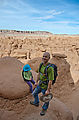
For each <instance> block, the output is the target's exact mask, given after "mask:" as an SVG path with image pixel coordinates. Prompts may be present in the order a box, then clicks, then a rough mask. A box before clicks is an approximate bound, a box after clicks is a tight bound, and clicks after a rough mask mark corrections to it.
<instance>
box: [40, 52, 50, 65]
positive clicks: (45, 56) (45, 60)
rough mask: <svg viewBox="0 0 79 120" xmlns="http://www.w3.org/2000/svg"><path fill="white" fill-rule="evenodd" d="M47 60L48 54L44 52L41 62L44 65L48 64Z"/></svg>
mask: <svg viewBox="0 0 79 120" xmlns="http://www.w3.org/2000/svg"><path fill="white" fill-rule="evenodd" d="M49 59H50V54H49V53H48V52H45V53H44V54H43V57H42V60H43V62H44V63H45V64H46V63H48V61H49Z"/></svg>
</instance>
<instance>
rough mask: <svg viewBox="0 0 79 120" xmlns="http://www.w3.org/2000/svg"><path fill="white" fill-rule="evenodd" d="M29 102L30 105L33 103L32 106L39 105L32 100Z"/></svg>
mask: <svg viewBox="0 0 79 120" xmlns="http://www.w3.org/2000/svg"><path fill="white" fill-rule="evenodd" d="M30 104H31V105H34V106H36V107H38V106H39V103H34V101H30Z"/></svg>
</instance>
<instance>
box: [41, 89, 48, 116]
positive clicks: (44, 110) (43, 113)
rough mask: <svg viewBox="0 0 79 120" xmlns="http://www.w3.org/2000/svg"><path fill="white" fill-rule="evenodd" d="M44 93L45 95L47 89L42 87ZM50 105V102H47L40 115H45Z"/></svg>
mask: <svg viewBox="0 0 79 120" xmlns="http://www.w3.org/2000/svg"><path fill="white" fill-rule="evenodd" d="M41 92H42V93H43V95H44V94H45V92H46V90H44V89H42V91H41ZM48 106H49V102H45V103H44V104H43V106H42V111H41V112H40V115H45V112H46V111H47V109H48Z"/></svg>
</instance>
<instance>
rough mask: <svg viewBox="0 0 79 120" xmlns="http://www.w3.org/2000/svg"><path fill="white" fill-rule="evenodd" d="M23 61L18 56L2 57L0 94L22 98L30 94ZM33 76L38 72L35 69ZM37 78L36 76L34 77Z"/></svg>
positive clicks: (11, 97)
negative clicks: (23, 71) (23, 73)
mask: <svg viewBox="0 0 79 120" xmlns="http://www.w3.org/2000/svg"><path fill="white" fill-rule="evenodd" d="M23 66H24V65H23V63H21V62H20V61H19V60H17V59H16V58H12V57H4V58H0V96H1V97H4V98H8V99H16V98H21V97H23V96H26V95H28V93H29V86H28V85H27V83H26V82H25V81H24V80H23V78H22V68H23ZM33 76H36V72H34V71H33ZM34 79H35V77H34Z"/></svg>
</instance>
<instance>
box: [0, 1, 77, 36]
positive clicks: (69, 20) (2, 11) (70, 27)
mask: <svg viewBox="0 0 79 120" xmlns="http://www.w3.org/2000/svg"><path fill="white" fill-rule="evenodd" d="M0 29H9V30H26V31H27V30H30V31H32V30H34V31H38V30H39V31H49V32H52V33H54V34H79V0H0Z"/></svg>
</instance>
